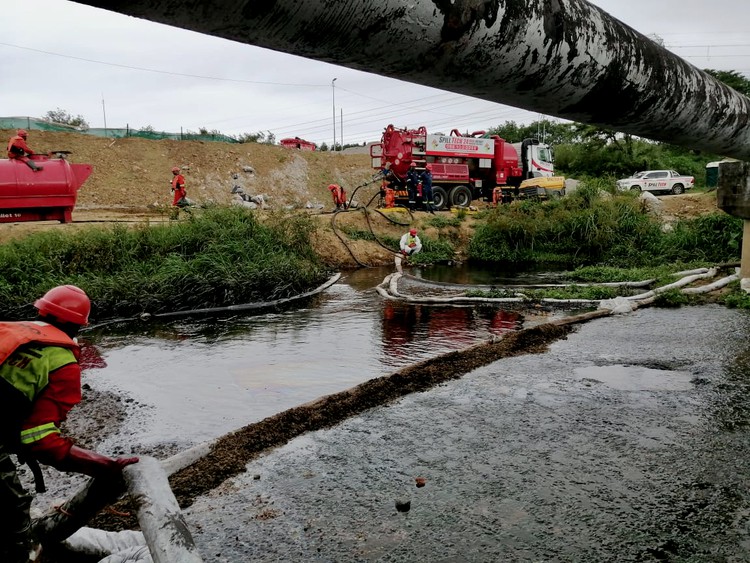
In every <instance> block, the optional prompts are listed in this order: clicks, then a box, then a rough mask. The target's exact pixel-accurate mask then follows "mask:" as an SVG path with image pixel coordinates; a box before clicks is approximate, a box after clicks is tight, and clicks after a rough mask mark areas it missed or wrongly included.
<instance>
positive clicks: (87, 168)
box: [0, 151, 93, 223]
mask: <svg viewBox="0 0 750 563" xmlns="http://www.w3.org/2000/svg"><path fill="white" fill-rule="evenodd" d="M68 154H69V153H68V151H54V152H51V153H49V154H47V155H39V154H35V155H33V156H31V157H30V158H31V159H32V160H34V162H35V163H36V164H37V165H39V166H41V167H42V170H39V171H37V172H35V171H33V170H32V169H31V168H29V166H28V165H27V164H26V163H25V162H23V161H21V160H15V159H11V160H8V159H0V223H16V222H20V221H60V222H61V223H70V222H72V221H73V217H72V212H73V208H74V207H75V205H76V198H77V196H78V189H79V188H80V187H81V186H82V185H83V183H84V182H85V181H86V179H87V178H88V177H89V176H90V175H91V172H92V170H93V167H92V166H91V165H90V164H73V163H70V162H68V160H67V155H68Z"/></svg>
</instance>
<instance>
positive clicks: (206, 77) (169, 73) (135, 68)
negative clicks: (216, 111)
mask: <svg viewBox="0 0 750 563" xmlns="http://www.w3.org/2000/svg"><path fill="white" fill-rule="evenodd" d="M0 45H3V46H5V47H14V48H16V49H23V50H25V51H33V52H35V53H42V54H45V55H52V56H54V57H62V58H64V59H73V60H76V61H83V62H87V63H94V64H100V65H105V66H113V67H117V68H125V69H128V70H140V71H143V72H153V73H156V74H166V75H170V76H183V77H186V78H201V79H204V80H219V81H222V82H239V83H242V84H262V85H267V86H300V87H303V88H327V87H328V85H327V84H299V83H289V82H266V81H262V80H243V79H240V78H223V77H221V76H203V75H200V74H188V73H184V72H172V71H170V70H160V69H156V68H146V67H141V66H132V65H123V64H119V63H108V62H106V61H98V60H96V59H86V58H84V57H75V56H73V55H63V54H61V53H54V52H52V51H44V50H42V49H34V48H32V47H24V46H22V45H14V44H12V43H3V42H2V41H0Z"/></svg>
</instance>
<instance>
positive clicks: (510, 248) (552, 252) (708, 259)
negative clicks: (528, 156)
mask: <svg viewBox="0 0 750 563" xmlns="http://www.w3.org/2000/svg"><path fill="white" fill-rule="evenodd" d="M610 191H611V186H609V183H608V182H606V181H590V182H589V183H586V184H581V186H580V187H579V188H578V189H577V190H576V191H575V192H574V193H572V194H571V195H569V196H568V197H565V198H562V199H560V200H552V201H545V202H539V201H530V200H527V201H523V202H521V203H520V204H512V205H502V206H498V207H497V208H496V209H494V210H493V212H492V213H491V214H489V215H488V216H487V221H486V222H485V223H483V224H479V225H478V226H477V229H476V234H475V236H474V238H473V239H472V241H471V243H470V245H469V257H470V259H472V260H477V261H482V262H497V263H511V264H512V263H517V264H520V263H536V264H539V263H551V262H554V263H556V264H566V265H567V267H573V268H575V267H583V266H594V265H596V266H611V267H617V268H626V269H637V268H658V267H659V266H662V265H664V264H673V263H703V264H708V263H720V262H727V261H732V260H737V259H739V255H740V245H741V240H742V220H741V219H738V218H736V217H732V216H730V215H727V214H725V213H715V214H712V215H707V216H703V217H699V218H695V219H689V220H687V219H686V220H681V221H679V222H677V223H676V224H675V225H674V228H673V229H672V230H671V231H669V232H664V230H663V229H662V225H661V223H660V221H659V220H658V219H657V218H655V217H653V216H651V215H650V214H648V213H647V212H646V210H645V209H643V208H642V205H641V203H640V201H639V200H638V198H637V197H635V195H634V194H631V193H614V194H613V193H610ZM602 194H604V195H602ZM649 277H651V276H649Z"/></svg>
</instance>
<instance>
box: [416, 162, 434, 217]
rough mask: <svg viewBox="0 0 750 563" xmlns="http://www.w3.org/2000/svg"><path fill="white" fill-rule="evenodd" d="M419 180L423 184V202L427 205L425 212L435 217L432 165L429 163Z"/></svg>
mask: <svg viewBox="0 0 750 563" xmlns="http://www.w3.org/2000/svg"><path fill="white" fill-rule="evenodd" d="M419 179H420V180H421V182H422V201H423V202H424V205H425V210H426V211H428V212H429V213H432V214H433V215H435V203H434V202H433V200H432V164H430V163H427V164H426V165H425V167H424V172H422V174H421V175H420V177H419Z"/></svg>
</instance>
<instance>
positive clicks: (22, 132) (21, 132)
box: [16, 129, 28, 138]
mask: <svg viewBox="0 0 750 563" xmlns="http://www.w3.org/2000/svg"><path fill="white" fill-rule="evenodd" d="M16 134H17V135H18V136H19V137H24V138H25V137H27V136H28V133H27V132H26V129H19V130H18V131H16Z"/></svg>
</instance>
